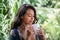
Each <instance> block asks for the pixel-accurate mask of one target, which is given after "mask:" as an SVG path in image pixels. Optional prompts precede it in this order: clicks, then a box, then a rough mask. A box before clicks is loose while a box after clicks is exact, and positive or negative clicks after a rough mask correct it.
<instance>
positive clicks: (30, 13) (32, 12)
mask: <svg viewBox="0 0 60 40" xmlns="http://www.w3.org/2000/svg"><path fill="white" fill-rule="evenodd" d="M26 14H29V15H34V11H33V10H32V9H28V10H27V11H26Z"/></svg>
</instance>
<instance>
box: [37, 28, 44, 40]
mask: <svg viewBox="0 0 60 40" xmlns="http://www.w3.org/2000/svg"><path fill="white" fill-rule="evenodd" d="M37 33H38V35H40V37H41V40H45V37H44V33H43V31H42V29H41V28H39V30H37Z"/></svg>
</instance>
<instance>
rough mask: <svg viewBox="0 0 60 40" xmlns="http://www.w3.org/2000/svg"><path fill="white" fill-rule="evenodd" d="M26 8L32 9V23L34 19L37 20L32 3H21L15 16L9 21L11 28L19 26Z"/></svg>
mask: <svg viewBox="0 0 60 40" xmlns="http://www.w3.org/2000/svg"><path fill="white" fill-rule="evenodd" d="M28 9H32V10H33V11H34V18H35V19H34V21H33V23H35V21H37V18H36V10H35V8H34V7H33V6H32V5H29V4H23V5H21V6H20V7H19V9H18V11H17V14H16V16H15V18H14V20H13V22H12V23H11V29H14V28H17V27H18V26H20V25H21V24H22V19H21V17H22V16H24V14H25V13H26V11H27V10H28Z"/></svg>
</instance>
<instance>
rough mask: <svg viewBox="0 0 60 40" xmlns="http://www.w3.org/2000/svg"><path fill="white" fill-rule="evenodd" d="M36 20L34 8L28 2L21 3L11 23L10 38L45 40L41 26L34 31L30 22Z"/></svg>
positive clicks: (16, 39)
mask: <svg viewBox="0 0 60 40" xmlns="http://www.w3.org/2000/svg"><path fill="white" fill-rule="evenodd" d="M36 20H37V18H36V10H35V8H34V7H33V6H31V5H29V4H23V5H21V6H20V8H19V10H18V12H17V14H16V16H15V19H14V20H13V22H12V25H11V31H10V40H45V38H44V35H43V32H42V30H41V28H40V29H39V30H37V31H36V33H37V34H36V33H35V30H34V28H33V26H32V24H34V23H36Z"/></svg>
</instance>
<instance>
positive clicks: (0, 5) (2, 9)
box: [0, 0, 60, 40]
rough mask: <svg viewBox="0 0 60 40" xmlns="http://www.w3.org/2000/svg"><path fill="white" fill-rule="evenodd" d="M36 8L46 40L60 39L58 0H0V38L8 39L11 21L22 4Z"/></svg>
mask: <svg viewBox="0 0 60 40" xmlns="http://www.w3.org/2000/svg"><path fill="white" fill-rule="evenodd" d="M25 3H27V4H31V5H33V6H34V7H35V8H36V11H37V18H38V23H39V24H40V26H41V27H42V29H43V31H44V33H45V37H46V40H60V9H55V8H60V5H59V4H60V0H0V40H9V32H10V28H11V27H10V26H11V22H12V20H13V19H14V16H15V14H16V12H17V11H18V8H19V6H20V5H22V4H25Z"/></svg>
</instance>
